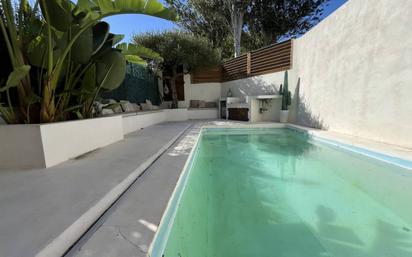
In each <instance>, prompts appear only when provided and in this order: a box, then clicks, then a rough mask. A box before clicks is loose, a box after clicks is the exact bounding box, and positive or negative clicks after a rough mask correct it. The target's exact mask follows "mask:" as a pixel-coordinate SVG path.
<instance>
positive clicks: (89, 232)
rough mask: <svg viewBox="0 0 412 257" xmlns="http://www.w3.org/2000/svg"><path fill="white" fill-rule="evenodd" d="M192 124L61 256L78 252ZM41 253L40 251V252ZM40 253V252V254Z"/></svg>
mask: <svg viewBox="0 0 412 257" xmlns="http://www.w3.org/2000/svg"><path fill="white" fill-rule="evenodd" d="M192 127H193V124H190V125H188V126H187V127H185V128H184V129H183V131H181V132H180V133H179V134H178V135H177V136H176V137H174V138H173V139H172V140H171V141H169V142H168V143H167V144H166V145H165V146H164V147H163V148H162V149H161V150H160V151H158V152H157V153H156V154H154V156H152V158H151V160H150V162H149V163H145V164H146V165H145V167H144V168H143V170H142V171H141V173H140V174H139V175H138V176H137V177H136V178H135V179H134V180H133V181H132V182H131V183H130V185H128V186H127V187H126V189H125V190H124V191H123V192H122V193H121V194H120V195H119V196H118V197H117V198H116V199H115V200H114V201H113V203H112V204H111V205H110V206H109V207H108V208H107V209H106V210H105V211H104V212H103V213H102V214H101V215H100V216H99V217H98V218H97V219H96V220H95V221H94V222H93V223H92V224H91V225H90V226H89V228H88V229H87V230H86V231H85V232H84V233H83V234H82V235H81V236H80V238H78V239H77V241H75V242H74V243H73V244H72V245H71V246H70V247H69V248H68V249H67V250H66V251H63V254H62V255H61V256H62V257H74V256H76V254H77V253H78V252H79V250H80V249H81V247H82V246H83V245H84V244H85V243H86V242H87V241H88V240H89V239H90V238H91V237H92V236H93V234H94V233H95V232H96V231H97V230H98V229H99V228H100V227H101V226H102V225H103V224H104V223H105V221H106V220H107V219H108V218H109V217H110V215H111V214H112V213H114V212H115V211H116V209H117V206H118V205H119V204H120V203H121V202H122V200H123V199H124V198H125V197H126V196H127V194H128V192H129V191H130V190H131V188H132V187H133V186H134V185H135V184H136V182H137V181H138V180H139V178H141V177H142V176H143V175H144V174H145V173H146V171H147V170H149V169H150V168H151V167H152V166H153V165H154V164H155V163H156V162H157V161H158V159H159V158H160V157H161V156H162V155H163V154H164V153H165V152H167V151H169V150H170V149H171V148H172V147H173V146H174V145H175V144H176V143H177V142H179V141H180V140H181V139H182V138H183V137H184V136H185V135H186V134H187V132H188V131H190V129H191V128H192ZM41 253H42V252H41ZM41 253H40V254H41ZM37 256H48V257H49V256H50V257H51V256H56V255H53V254H45V255H37Z"/></svg>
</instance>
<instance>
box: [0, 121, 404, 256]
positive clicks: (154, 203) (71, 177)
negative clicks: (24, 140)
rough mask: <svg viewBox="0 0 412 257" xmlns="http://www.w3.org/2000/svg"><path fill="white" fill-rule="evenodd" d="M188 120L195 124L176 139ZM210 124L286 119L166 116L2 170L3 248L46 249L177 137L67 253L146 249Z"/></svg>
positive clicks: (15, 252) (7, 252)
mask: <svg viewBox="0 0 412 257" xmlns="http://www.w3.org/2000/svg"><path fill="white" fill-rule="evenodd" d="M189 125H192V127H191V128H189V130H188V131H186V132H185V134H184V135H183V136H182V137H181V138H180V139H178V140H177V141H176V142H174V139H176V138H177V136H178V135H179V134H180V133H182V132H183V131H185V129H186V128H187V127H188V126H189ZM203 125H207V126H215V127H216V126H217V127H232V126H235V127H256V126H258V127H261V126H263V127H276V126H279V124H274V123H263V124H252V125H251V124H250V123H243V122H232V121H223V120H219V121H188V122H174V123H164V124H159V125H155V126H152V127H149V128H147V129H144V130H141V131H138V132H135V133H131V134H129V135H128V136H127V137H126V138H125V140H123V141H121V142H119V143H116V144H113V145H110V146H108V147H105V148H102V149H99V150H97V151H94V152H92V153H89V154H87V155H85V156H82V157H79V158H77V159H75V160H71V161H68V162H65V163H63V164H61V165H58V166H56V167H53V168H49V169H35V170H0V204H1V206H2V210H1V212H0V249H1V250H0V256H7V257H25V256H34V255H36V254H37V253H39V252H40V251H42V250H44V249H45V247H46V246H48V245H49V243H51V242H52V241H53V240H54V239H55V238H57V237H59V235H61V233H63V232H64V231H65V230H66V229H67V228H68V227H70V226H71V225H72V224H73V223H74V222H75V221H76V220H77V219H78V218H79V217H81V216H82V215H83V214H84V213H85V212H87V211H88V210H89V209H90V208H91V207H92V206H94V205H95V204H96V203H98V202H99V200H100V199H102V197H104V196H105V195H106V194H107V193H108V192H109V191H110V190H112V189H113V188H114V187H116V186H117V185H119V183H121V182H122V181H123V180H125V179H126V178H127V177H128V176H129V175H130V174H131V173H133V172H134V171H135V170H136V168H137V167H138V166H139V165H140V164H142V163H145V162H146V161H147V159H148V158H150V157H151V156H153V154H155V153H157V152H159V150H161V149H162V148H164V147H165V144H166V143H167V142H171V143H170V144H172V143H173V145H172V147H171V148H168V149H167V150H166V152H165V154H163V155H161V156H160V157H159V158H158V159H157V160H156V161H155V162H154V163H153V164H152V165H151V166H150V167H149V168H148V169H147V171H146V172H145V173H144V174H143V175H142V176H141V177H139V179H138V180H137V181H136V182H135V183H134V184H133V186H132V187H131V188H130V189H129V190H128V191H127V192H126V194H125V195H124V196H123V197H122V199H121V200H120V201H119V202H118V203H117V204H116V205H115V206H114V208H113V210H112V211H111V212H108V213H107V215H106V216H107V217H104V218H103V219H102V223H101V224H99V226H97V228H95V229H94V230H93V229H92V230H91V234H90V235H89V236H87V235H86V236H85V238H84V239H83V240H81V241H80V242H79V243H78V244H77V245H76V247H74V248H73V249H72V251H70V252H69V253H68V256H145V254H146V251H147V248H148V247H149V245H150V243H151V241H152V239H153V236H154V234H155V231H156V229H157V226H158V224H159V222H160V219H161V216H162V213H163V211H164V209H165V208H166V205H167V202H168V199H169V197H170V195H171V193H172V191H173V189H174V186H175V184H176V181H177V179H178V176H179V174H180V172H181V170H182V168H183V166H184V164H185V162H186V159H187V157H188V154H189V152H190V149H191V148H192V147H193V145H194V142H195V140H196V138H197V136H198V134H199V132H200V127H201V126H203ZM281 126H283V125H281ZM317 131H318V130H317ZM318 133H323V134H324V135H329V136H330V137H332V138H334V139H339V140H342V141H344V142H346V143H349V144H351V142H355V143H356V144H357V145H358V146H363V147H367V148H374V149H381V150H384V151H385V152H387V153H398V154H399V155H400V154H401V155H402V157H404V158H407V159H409V160H412V149H407V148H402V147H398V146H393V145H387V144H382V143H378V142H374V141H369V140H364V139H359V138H356V137H350V136H346V135H340V134H336V133H333V132H328V131H318ZM142 206H144V208H142ZM39 256H45V255H39ZM48 256H53V255H48ZM54 256H57V255H54Z"/></svg>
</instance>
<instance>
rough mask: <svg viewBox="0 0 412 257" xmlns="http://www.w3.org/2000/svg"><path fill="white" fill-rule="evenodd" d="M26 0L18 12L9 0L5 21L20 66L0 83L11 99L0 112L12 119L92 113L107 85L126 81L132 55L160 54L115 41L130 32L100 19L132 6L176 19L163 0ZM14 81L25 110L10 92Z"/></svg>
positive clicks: (15, 63) (47, 119) (138, 58)
mask: <svg viewBox="0 0 412 257" xmlns="http://www.w3.org/2000/svg"><path fill="white" fill-rule="evenodd" d="M18 6H19V8H18V12H14V8H13V5H12V4H11V1H10V0H1V13H0V14H1V19H0V25H1V30H2V35H3V39H4V42H5V44H6V46H7V49H8V53H9V57H10V60H11V64H12V70H13V71H12V72H11V74H10V75H9V76H8V78H7V80H6V81H5V83H4V85H0V86H1V87H0V92H4V93H5V94H6V96H7V97H6V98H7V105H8V107H5V106H1V107H0V111H1V113H2V115H3V117H4V118H5V119H6V121H7V122H9V123H18V122H25V123H30V122H54V121H58V120H65V119H68V118H70V117H71V115H73V114H76V116H77V118H84V117H91V116H92V115H93V109H92V106H93V103H94V100H95V99H96V97H97V95H98V93H99V92H100V90H102V89H106V90H111V89H114V88H116V87H118V86H119V85H120V84H121V82H122V81H123V79H124V75H125V67H126V60H127V61H129V62H135V63H142V62H143V59H142V58H141V57H144V58H149V57H150V58H155V59H159V58H160V57H159V56H158V55H157V54H156V53H154V52H153V51H150V50H148V49H144V48H142V47H137V46H131V45H125V44H122V45H119V46H118V47H117V48H114V47H113V46H114V45H116V44H117V43H119V41H121V39H122V36H121V35H114V34H111V33H109V25H108V24H107V23H106V22H102V21H100V20H101V19H103V18H105V17H108V16H112V15H118V14H124V13H137V14H146V15H151V16H156V17H160V18H166V19H173V18H174V13H173V11H171V10H169V9H167V8H165V7H164V6H163V5H162V4H161V3H160V2H159V1H157V0H105V1H101V0H78V1H77V3H76V4H75V3H73V2H71V1H69V0H37V1H36V2H35V4H34V5H33V7H32V6H30V5H29V4H28V3H27V0H20V3H19V5H18ZM14 88H16V91H17V99H18V103H15V105H17V106H18V108H17V109H15V108H13V103H12V102H13V101H12V99H11V97H10V90H12V89H14Z"/></svg>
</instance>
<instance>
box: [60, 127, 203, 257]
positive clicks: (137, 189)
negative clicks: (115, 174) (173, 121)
mask: <svg viewBox="0 0 412 257" xmlns="http://www.w3.org/2000/svg"><path fill="white" fill-rule="evenodd" d="M199 126H200V123H197V124H196V125H195V126H194V127H193V128H192V129H191V130H190V131H188V132H187V133H186V134H185V135H184V136H183V137H182V139H181V140H180V141H179V142H177V143H176V144H175V145H173V146H172V147H171V148H170V149H169V150H168V151H167V152H166V153H165V154H163V155H162V156H161V157H160V158H159V159H158V160H157V161H156V162H155V163H154V164H153V165H152V166H151V167H150V168H149V169H148V170H147V171H146V172H145V173H144V174H143V175H142V176H141V177H139V179H138V180H137V181H136V183H134V184H133V186H132V187H131V188H130V189H129V190H128V191H127V192H126V193H125V194H124V195H123V197H122V198H121V200H120V201H119V202H118V203H117V205H116V206H115V207H114V208H113V209H114V210H112V211H111V213H109V214H108V215H107V217H106V218H104V219H105V220H104V221H103V223H102V224H99V225H98V226H97V228H96V229H94V230H93V231H91V232H90V234H91V235H90V236H86V239H84V240H82V241H81V242H80V243H79V244H78V246H77V248H75V249H73V250H72V251H71V252H70V253H69V254H67V256H76V257H86V256H88V257H90V256H99V257H113V256H116V257H123V256H124V257H134V256H137V257H145V256H146V254H147V251H148V248H149V246H150V243H151V242H152V239H153V237H154V234H155V231H156V229H157V226H158V224H159V223H160V219H161V217H162V214H163V212H164V210H165V208H166V205H167V202H168V200H169V198H170V195H171V194H172V192H173V189H174V187H175V185H176V183H177V180H178V178H179V175H180V172H181V171H182V168H183V166H184V164H185V162H186V160H187V158H188V156H189V153H190V151H191V149H192V147H193V146H194V144H195V141H196V138H197V136H198V133H199V128H200V127H199ZM87 237H89V238H87ZM67 256H66V257H67Z"/></svg>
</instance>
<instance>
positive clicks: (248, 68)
mask: <svg viewBox="0 0 412 257" xmlns="http://www.w3.org/2000/svg"><path fill="white" fill-rule="evenodd" d="M251 72H252V54H251V53H250V52H249V53H247V62H246V73H247V75H248V76H250V73H251Z"/></svg>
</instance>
